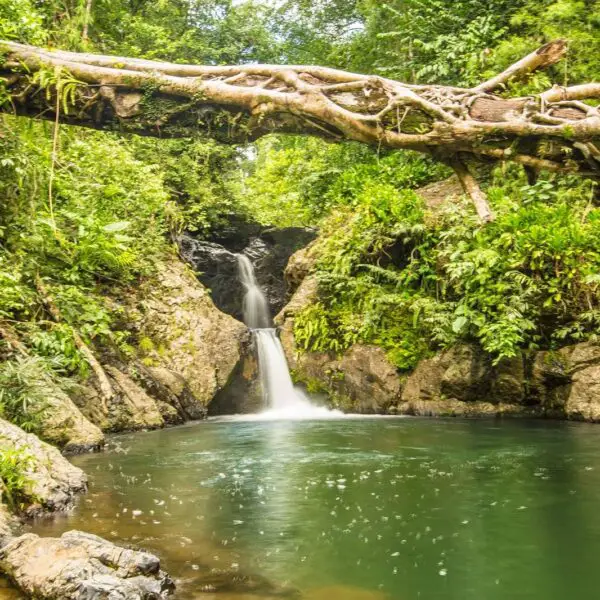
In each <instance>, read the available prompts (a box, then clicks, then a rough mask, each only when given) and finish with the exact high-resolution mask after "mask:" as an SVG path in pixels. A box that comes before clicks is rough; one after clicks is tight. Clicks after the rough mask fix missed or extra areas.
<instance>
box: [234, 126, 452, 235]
mask: <svg viewBox="0 0 600 600" xmlns="http://www.w3.org/2000/svg"><path fill="white" fill-rule="evenodd" d="M257 151H258V152H257V156H256V160H255V161H254V162H253V163H252V164H251V165H250V171H251V172H250V176H249V177H248V178H247V179H246V180H245V181H244V182H243V189H242V196H243V198H244V200H243V201H244V202H245V204H246V206H247V211H248V212H251V213H252V214H253V215H254V216H255V217H256V218H258V219H259V220H260V221H262V222H263V223H266V224H274V225H279V226H283V227H285V226H294V225H296V226H297V225H314V224H316V223H318V222H319V220H320V219H321V218H322V217H324V216H325V215H327V214H328V213H329V212H330V211H331V210H332V209H333V208H334V207H337V206H343V205H346V206H347V205H358V204H360V203H361V201H362V200H364V199H366V198H371V199H372V198H373V197H374V196H373V195H372V194H369V193H364V191H363V187H364V186H367V187H372V186H392V188H393V187H396V188H399V187H418V186H420V185H424V184H426V183H428V182H429V181H432V180H435V179H437V178H440V177H443V175H444V174H446V172H447V170H446V169H445V168H443V167H442V166H441V165H439V164H434V163H433V162H432V161H430V160H428V159H425V158H423V157H422V156H420V155H418V154H416V153H411V152H403V153H398V152H392V153H387V154H385V155H381V154H379V153H378V152H377V151H375V150H373V149H371V148H368V147H365V146H363V145H361V144H355V143H347V144H328V143H326V142H324V141H322V140H320V139H318V138H308V139H307V138H303V137H299V136H290V137H286V138H278V137H267V138H264V139H262V140H260V141H259V142H258V143H257ZM373 210H375V209H374V208H373Z"/></svg>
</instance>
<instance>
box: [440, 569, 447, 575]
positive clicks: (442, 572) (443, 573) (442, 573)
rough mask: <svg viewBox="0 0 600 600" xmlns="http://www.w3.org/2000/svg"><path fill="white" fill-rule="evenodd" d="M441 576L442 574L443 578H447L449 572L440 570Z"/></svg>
mask: <svg viewBox="0 0 600 600" xmlns="http://www.w3.org/2000/svg"><path fill="white" fill-rule="evenodd" d="M439 574H440V575H441V576H442V577H446V575H448V570H447V569H440V570H439Z"/></svg>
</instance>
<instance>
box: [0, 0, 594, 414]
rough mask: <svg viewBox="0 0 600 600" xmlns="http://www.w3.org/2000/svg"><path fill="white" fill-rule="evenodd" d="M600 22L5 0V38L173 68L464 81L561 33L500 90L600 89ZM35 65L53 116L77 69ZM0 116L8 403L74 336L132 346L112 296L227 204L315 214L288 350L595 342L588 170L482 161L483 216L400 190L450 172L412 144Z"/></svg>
mask: <svg viewBox="0 0 600 600" xmlns="http://www.w3.org/2000/svg"><path fill="white" fill-rule="evenodd" d="M599 34H600V1H598V0H538V1H537V2H533V1H532V0H491V1H483V0H481V1H480V0H458V1H450V0H390V1H389V2H376V1H374V0H319V1H318V2H308V1H305V0H283V1H281V2H276V3H274V2H266V1H265V2H259V1H246V2H240V1H237V2H232V1H231V0H160V1H158V2H156V1H148V0H111V1H108V0H93V1H92V2H88V1H84V0H49V1H47V2H43V3H42V2H37V1H35V0H0V39H8V40H14V41H16V42H21V43H27V44H35V45H41V46H50V47H53V48H60V49H62V50H70V51H75V52H97V53H104V54H116V55H122V56H129V57H139V58H145V59H161V60H168V61H171V62H174V63H193V64H204V65H225V64H247V63H255V62H261V63H274V64H319V65H323V66H327V67H333V68H340V69H346V70H350V71H355V72H360V73H367V74H368V73H374V74H379V75H382V76H385V77H390V78H394V79H398V80H400V81H404V82H407V83H410V84H432V83H436V84H444V85H448V86H473V85H475V84H477V83H478V82H481V81H485V80H486V79H487V78H489V77H492V76H494V75H495V74H497V73H499V72H501V71H503V70H504V69H505V68H506V67H508V66H509V65H511V64H513V63H514V62H515V61H517V60H519V59H520V58H521V57H523V56H525V55H526V54H528V53H529V52H531V51H533V50H535V49H536V48H538V47H540V46H541V45H542V44H544V43H546V42H549V41H551V40H554V39H557V38H563V39H566V40H567V41H568V48H569V49H568V53H567V55H566V57H565V58H564V59H563V60H562V61H561V62H559V63H557V64H556V65H554V66H550V67H549V68H548V69H545V70H543V71H539V72H536V73H535V74H533V75H532V76H530V77H528V78H526V79H525V80H518V81H509V82H508V83H507V84H505V86H504V88H503V90H502V94H503V95H504V96H506V97H512V96H520V97H523V96H527V95H530V94H537V93H539V92H541V91H543V90H546V89H548V88H549V87H550V85H551V82H552V81H559V82H560V83H561V84H562V85H564V86H569V85H575V84H578V83H583V82H593V81H597V80H598V76H599V74H600V35H599ZM35 76H37V77H38V81H37V82H36V84H37V85H39V87H40V88H41V89H48V90H50V89H52V90H55V91H57V92H58V93H57V94H56V98H57V100H58V102H60V110H59V111H58V112H60V113H62V115H63V119H64V117H65V116H66V115H68V114H69V110H73V106H72V90H73V88H74V86H76V85H77V82H76V81H73V79H72V78H70V77H69V76H68V75H66V74H65V73H61V72H58V71H55V72H51V71H50V72H40V73H39V74H36V75H35ZM42 77H45V79H44V80H40V79H39V78H42ZM2 89H5V88H3V87H2V86H0V102H10V99H9V97H8V95H7V93H6V91H4V93H3V92H2ZM1 119H2V120H1V121H0V195H1V197H2V200H1V202H0V337H2V339H3V341H4V344H3V346H2V348H0V352H2V358H3V359H4V360H3V361H2V362H1V363H0V381H2V380H3V378H4V379H6V378H14V377H15V376H16V374H18V375H19V377H20V379H19V381H21V382H22V385H21V386H20V387H18V386H17V387H16V388H15V389H12V391H10V394H11V395H10V397H9V396H8V395H7V396H4V397H2V396H0V410H1V411H4V412H5V413H7V414H8V412H9V411H15V410H16V411H18V410H20V409H19V406H21V404H20V402H22V400H23V398H25V396H26V395H27V392H26V391H23V390H27V385H28V384H27V382H28V378H29V379H32V380H35V379H36V378H38V379H39V374H37V373H39V370H40V369H43V370H45V371H47V372H48V373H50V374H51V375H49V376H52V377H56V378H58V379H57V381H61V380H64V379H65V378H84V377H86V376H87V375H88V374H89V372H90V369H93V364H92V363H91V362H90V360H89V356H88V355H87V354H86V352H85V348H86V347H87V348H92V349H94V351H98V352H101V351H102V349H103V348H107V347H114V348H118V350H119V351H120V352H123V353H125V354H127V352H130V351H131V350H132V348H133V346H135V345H136V344H137V343H139V342H138V341H137V340H136V339H135V337H133V336H132V335H131V333H130V332H129V330H128V328H127V323H125V322H123V319H122V315H121V314H120V312H119V308H118V305H117V304H116V303H115V302H114V301H113V298H114V296H115V295H118V293H119V290H123V291H125V290H127V289H128V287H130V286H135V285H137V283H138V282H139V281H140V279H142V278H151V277H152V276H153V274H154V273H156V271H157V270H158V269H160V268H161V262H162V261H163V259H164V258H165V256H168V255H169V254H171V253H173V252H176V239H177V236H178V235H179V233H180V232H182V231H184V230H187V231H192V232H194V233H195V234H196V235H198V236H205V237H207V238H208V237H210V236H211V235H212V234H213V233H214V232H215V231H218V230H219V228H221V227H223V226H224V225H226V224H227V222H228V221H229V220H230V219H231V218H232V217H234V216H235V217H236V218H239V217H240V216H241V217H242V218H245V219H254V220H258V221H260V222H261V223H264V224H269V225H280V226H287V225H310V226H316V227H318V228H320V230H321V237H320V239H319V241H318V242H317V255H318V262H317V265H316V267H315V273H316V276H317V277H318V280H319V285H320V293H319V302H318V303H316V304H314V305H313V306H311V307H310V308H308V309H307V310H306V311H304V312H303V313H302V314H301V315H300V316H299V318H298V319H297V322H296V334H297V340H298V342H299V345H300V347H301V348H303V349H304V350H328V351H329V350H330V351H334V352H339V351H343V350H344V349H346V348H348V347H349V346H350V345H352V344H353V343H356V342H364V343H373V344H377V345H380V346H381V347H383V348H384V349H385V350H386V352H387V353H388V356H389V357H390V358H391V360H392V361H393V362H394V364H396V365H397V367H398V368H399V369H400V370H409V369H411V368H412V367H414V365H415V364H416V363H417V362H418V360H419V359H420V358H422V357H424V356H428V355H429V354H431V353H432V352H434V351H435V350H437V349H439V348H443V347H447V346H450V345H452V344H455V343H457V342H459V341H465V340H466V341H472V342H476V343H478V344H480V345H481V346H482V347H483V348H484V349H485V350H486V351H487V352H489V353H490V354H491V355H492V356H493V357H494V359H495V360H498V359H501V358H502V357H509V356H514V355H515V353H516V352H518V351H520V350H521V349H524V348H536V347H537V348H553V347H558V346H561V345H565V344H568V343H573V342H576V341H582V340H589V339H596V336H597V332H598V327H599V325H600V304H599V300H600V297H599V295H600V290H599V287H598V286H599V284H600V275H599V273H600V269H599V267H600V236H599V234H600V208H598V206H597V200H598V194H597V189H596V185H595V184H594V183H593V182H592V181H590V180H585V179H579V178H577V177H574V176H573V175H569V174H559V173H551V172H544V171H541V172H538V173H536V174H535V176H533V177H532V174H531V173H530V172H529V173H528V172H527V171H526V170H525V169H524V168H523V166H520V165H516V164H500V165H496V166H492V165H490V166H488V167H487V168H484V173H483V175H482V181H483V182H484V186H485V188H486V194H487V197H488V199H489V202H490V205H491V208H492V210H493V211H494V214H495V215H496V218H495V220H494V221H493V222H492V223H486V224H482V223H481V221H480V220H479V219H478V218H477V215H476V213H475V211H474V210H473V207H472V205H471V203H470V202H469V201H468V200H467V199H465V198H457V199H456V200H455V201H454V202H452V203H449V204H447V205H445V206H444V207H442V208H441V209H440V208H435V209H434V208H432V207H431V206H427V205H426V203H425V201H424V200H423V199H422V198H421V197H420V196H419V195H418V194H416V193H415V191H414V190H415V189H417V188H419V187H422V186H424V185H427V184H429V183H432V182H436V181H441V180H444V179H445V178H447V177H449V175H450V174H451V171H450V170H449V169H448V167H446V166H444V165H442V164H440V163H439V162H435V161H434V160H432V159H431V158H428V157H424V156H422V155H418V154H416V153H413V152H410V151H393V150H389V149H385V148H377V147H373V148H372V147H369V146H364V145H360V144H358V143H355V142H348V143H344V144H330V143H327V142H326V141H323V140H321V139H318V138H314V137H302V136H282V135H277V136H276V135H272V136H267V137H263V138H261V139H260V140H258V141H256V142H255V143H253V144H251V145H246V144H240V145H221V144H219V143H217V142H215V141H212V140H209V139H206V138H204V137H201V136H197V137H195V138H191V139H190V138H183V139H174V140H167V139H150V138H142V137H133V136H124V135H121V134H119V133H115V132H112V133H106V132H96V131H89V130H84V129H79V128H73V127H69V126H67V125H65V124H64V123H61V119H60V118H59V119H56V120H54V121H50V122H39V121H33V120H28V119H22V118H18V117H15V116H12V115H10V114H4V115H3V116H2V117H1ZM49 297H50V298H51V303H50V304H49V302H48V298H49ZM57 314H58V315H60V318H57ZM31 385H33V384H31ZM18 414H21V413H18ZM15 415H17V413H15ZM15 418H18V417H15ZM19 418H20V417H19ZM23 419H25V417H23Z"/></svg>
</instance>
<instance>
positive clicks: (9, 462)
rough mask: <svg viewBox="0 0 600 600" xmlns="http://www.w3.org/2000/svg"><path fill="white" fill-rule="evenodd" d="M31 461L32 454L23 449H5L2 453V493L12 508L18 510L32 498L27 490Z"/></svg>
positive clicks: (0, 490)
mask: <svg viewBox="0 0 600 600" xmlns="http://www.w3.org/2000/svg"><path fill="white" fill-rule="evenodd" d="M1 444H2V440H1V439H0V445H1ZM31 462H32V458H31V456H30V455H29V454H28V453H27V452H26V451H24V450H21V449H19V450H17V449H14V450H6V449H3V450H2V452H1V453H0V495H1V497H2V500H3V501H4V502H5V503H6V504H7V505H8V506H9V508H10V509H11V510H18V509H20V508H21V507H22V505H23V504H25V503H26V502H27V501H29V500H31V498H30V495H29V494H28V492H27V490H28V487H29V484H30V481H29V478H28V477H27V470H28V469H29V468H30V465H31Z"/></svg>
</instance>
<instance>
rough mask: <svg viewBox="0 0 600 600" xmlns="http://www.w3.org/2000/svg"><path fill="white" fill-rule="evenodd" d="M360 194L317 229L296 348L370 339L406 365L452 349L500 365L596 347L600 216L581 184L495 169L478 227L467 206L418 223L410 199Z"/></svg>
mask: <svg viewBox="0 0 600 600" xmlns="http://www.w3.org/2000/svg"><path fill="white" fill-rule="evenodd" d="M362 189H363V195H362V196H361V197H360V199H359V200H358V202H357V204H356V205H355V206H354V207H353V208H352V210H351V211H348V210H345V209H342V210H340V211H339V212H337V213H336V214H334V215H332V217H331V218H330V220H329V222H328V223H327V225H326V228H325V236H324V239H323V241H322V242H321V243H320V247H319V249H318V253H319V256H320V260H319V263H318V265H317V275H318V277H319V282H320V292H321V293H320V297H321V301H320V304H317V305H315V306H311V307H310V308H308V309H307V310H305V311H304V312H303V313H302V314H301V315H299V317H298V319H297V321H296V325H295V327H296V335H297V339H298V341H299V344H300V346H301V347H303V348H304V349H306V350H319V351H323V350H334V351H340V350H344V349H346V348H348V347H349V346H350V345H351V344H353V343H355V342H364V343H374V344H377V345H380V346H382V347H383V348H384V349H386V350H387V351H388V353H389V356H390V358H391V359H392V360H393V361H394V362H395V364H396V365H397V366H398V367H399V368H401V369H408V368H411V367H412V366H414V364H416V362H417V361H418V360H419V359H420V358H422V357H423V356H426V355H427V354H428V353H429V352H431V351H433V350H435V349H437V348H440V347H446V346H450V345H453V344H456V343H458V342H461V341H474V342H478V343H479V344H480V345H481V346H482V347H483V348H484V349H485V350H486V351H487V352H489V353H490V354H491V355H493V356H494V357H496V359H500V358H503V357H511V356H514V355H515V354H516V352H517V351H518V349H519V348H524V347H544V348H551V347H555V346H559V345H560V344H564V343H567V342H575V341H582V340H594V339H596V337H597V334H598V327H599V326H600V321H599V320H598V317H599V316H600V312H599V310H598V309H599V302H600V295H599V289H598V284H599V283H600V280H599V278H598V276H597V273H598V271H599V269H600V242H599V239H600V238H599V237H598V227H599V223H600V209H597V208H595V207H594V206H593V205H592V204H591V198H592V189H591V184H590V183H589V182H581V181H579V180H575V179H572V178H569V177H567V178H553V179H551V180H540V181H539V182H538V183H537V184H535V185H533V186H531V185H526V184H525V182H524V180H523V178H522V176H521V173H520V170H519V169H517V168H514V169H509V170H506V171H502V170H500V171H499V172H498V173H497V174H496V181H495V184H494V185H492V186H491V187H490V189H489V190H488V193H489V195H490V198H491V199H492V202H493V204H494V209H495V211H496V213H497V218H496V221H494V222H493V223H491V224H488V225H486V226H485V227H481V226H480V225H479V224H478V222H477V218H476V216H475V215H474V214H473V211H472V208H471V206H470V205H469V204H459V205H456V206H453V207H450V208H447V209H446V210H445V211H444V212H443V213H442V214H440V215H437V217H436V219H435V220H432V219H429V220H426V218H425V216H426V213H425V212H424V210H423V207H422V206H420V205H419V201H418V200H417V199H416V197H415V196H414V194H412V193H409V192H395V193H394V192H393V191H392V190H387V191H386V190H385V189H382V188H378V187H375V188H369V187H366V186H363V188H362ZM386 192H387V193H386ZM426 223H427V224H426Z"/></svg>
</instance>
